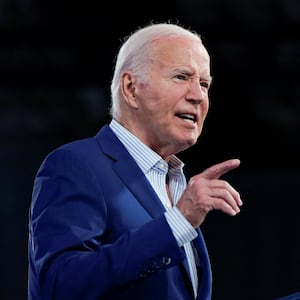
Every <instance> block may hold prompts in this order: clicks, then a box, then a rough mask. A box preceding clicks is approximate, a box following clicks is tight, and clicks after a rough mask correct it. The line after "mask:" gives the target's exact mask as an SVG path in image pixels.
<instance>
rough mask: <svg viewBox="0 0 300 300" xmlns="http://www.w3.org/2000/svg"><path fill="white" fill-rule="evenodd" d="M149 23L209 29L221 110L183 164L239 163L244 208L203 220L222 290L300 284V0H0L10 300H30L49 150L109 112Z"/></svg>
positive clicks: (220, 295)
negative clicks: (35, 215) (124, 46)
mask: <svg viewBox="0 0 300 300" xmlns="http://www.w3.org/2000/svg"><path fill="white" fill-rule="evenodd" d="M150 21H153V22H158V21H172V22H177V23H179V24H181V25H184V26H185V27H189V28H191V29H193V30H196V31H198V32H199V33H200V34H201V35H202V37H203V41H204V44H205V45H206V46H207V48H208V50H209V52H210V54H211V57H212V75H213V77H214V82H213V85H212V88H211V94H210V96H211V109H210V113H209V115H208V118H207V121H206V123H205V127H204V132H203V135H202V136H201V137H200V139H199V142H198V144H197V145H196V146H194V147H193V148H191V149H189V150H188V151H186V152H184V153H181V154H180V156H181V158H182V159H183V160H184V161H185V163H186V174H187V175H188V176H191V175H193V174H196V173H198V172H200V171H202V170H203V169H205V168H207V167H208V166H210V165H211V164H213V163H217V162H220V161H222V160H224V159H228V158H232V157H238V158H240V159H241V162H242V163H241V166H240V168H238V169H236V170H234V171H232V172H231V173H230V174H228V175H226V177H225V178H226V179H228V180H229V181H230V182H231V184H232V185H233V186H234V187H235V188H236V189H238V190H239V191H240V194H241V196H242V198H243V200H244V206H243V208H242V211H241V213H240V214H239V215H238V216H236V217H234V218H232V217H229V216H227V215H224V214H223V213H221V212H218V211H214V212H212V213H211V214H210V215H209V216H208V217H207V219H206V222H205V224H204V225H203V226H202V230H203V232H204V235H205V237H206V241H207V246H208V250H209V252H210V256H211V262H212V268H213V277H214V288H213V289H214V291H213V300H229V299H230V300H273V299H275V298H276V297H279V296H283V295H286V294H290V293H293V292H296V291H299V290H300V222H299V209H300V197H299V189H300V174H299V172H300V158H299V154H300V139H299V138H300V135H299V133H300V103H299V97H300V84H299V83H300V77H299V68H300V34H299V32H300V1H298V0H243V1H239V0H227V1H226V0H225V1H221V0H185V1H182V0H172V1H169V0H165V1H157V0H152V1H149V2H141V1H130V2H125V1H123V2H121V3H116V2H110V3H105V4H104V3H102V2H101V1H91V0H86V1H81V2H76V1H67V0H60V1H58V0H51V1H50V0H45V1H38V0H1V1H0V140H1V147H0V158H1V160H0V162H1V167H0V170H1V172H0V176H1V177H0V185H1V188H0V197H1V202H0V203H1V204H0V205H1V209H0V222H1V223H0V230H1V231H0V234H1V236H2V238H1V241H2V242H1V244H2V246H1V268H0V272H1V273H0V299H2V300H23V299H26V298H27V295H26V288H27V237H28V230H27V229H28V209H29V205H30V200H31V190H32V183H33V179H34V175H35V172H36V171H37V169H38V167H39V165H40V163H41V161H42V159H43V158H44V157H45V155H46V154H48V152H49V151H51V150H53V149H54V148H55V147H57V146H59V145H61V144H62V143H66V142H69V141H71V140H74V139H79V138H83V137H86V136H93V135H95V134H96V133H97V131H98V130H99V128H100V127H101V126H102V125H103V124H104V123H105V122H108V121H109V115H108V105H109V85H110V80H111V78H112V71H113V62H114V58H115V55H116V53H117V51H118V49H119V46H120V44H121V41H122V39H123V38H124V37H125V36H127V35H128V34H129V33H130V32H131V31H133V30H135V29H136V28H137V27H139V26H143V25H146V24H148V23H149V22H150ZM66 300H67V299H66ZM83 300H84V299H83ZM112 300H113V299H112ZM141 300H142V299H141Z"/></svg>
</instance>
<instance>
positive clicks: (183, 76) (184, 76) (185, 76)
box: [175, 74, 188, 80]
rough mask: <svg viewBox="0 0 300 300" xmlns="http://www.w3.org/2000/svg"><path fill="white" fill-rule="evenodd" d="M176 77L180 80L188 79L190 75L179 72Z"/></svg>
mask: <svg viewBox="0 0 300 300" xmlns="http://www.w3.org/2000/svg"><path fill="white" fill-rule="evenodd" d="M175 78H176V79H178V80H187V79H188V76H187V75H184V74H177V75H176V76H175Z"/></svg>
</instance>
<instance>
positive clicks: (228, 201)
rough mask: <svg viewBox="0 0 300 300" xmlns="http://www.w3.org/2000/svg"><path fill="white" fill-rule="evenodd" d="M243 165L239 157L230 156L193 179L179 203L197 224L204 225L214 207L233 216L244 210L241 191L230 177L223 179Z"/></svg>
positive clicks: (181, 209) (191, 220) (194, 225)
mask: <svg viewBox="0 0 300 300" xmlns="http://www.w3.org/2000/svg"><path fill="white" fill-rule="evenodd" d="M239 165H240V160H239V159H229V160H227V161H224V162H222V163H219V164H216V165H213V166H211V167H210V168H208V169H206V170H205V171H203V172H202V173H200V174H197V175H195V176H193V177H192V178H191V179H190V180H189V182H188V184H187V187H186V189H185V190H184V192H183V194H182V196H181V198H180V199H179V201H178V203H177V205H176V206H177V208H178V209H179V210H180V211H181V213H182V214H183V215H184V216H185V217H186V218H187V220H188V221H189V222H190V223H191V224H192V226H193V227H198V226H200V224H202V223H203V221H204V219H205V217H206V215H207V213H208V212H210V211H211V210H213V209H218V210H222V211H223V212H224V213H227V214H228V215H232V216H234V215H236V214H237V213H239V212H240V208H239V207H240V206H241V205H242V204H243V203H242V200H241V198H240V195H239V193H238V192H237V191H236V190H235V189H234V188H233V187H232V186H231V185H230V184H229V183H228V182H227V181H224V180H220V179H219V178H220V176H222V175H223V174H225V173H227V172H229V171H230V170H233V169H235V168H237V167H238V166H239Z"/></svg>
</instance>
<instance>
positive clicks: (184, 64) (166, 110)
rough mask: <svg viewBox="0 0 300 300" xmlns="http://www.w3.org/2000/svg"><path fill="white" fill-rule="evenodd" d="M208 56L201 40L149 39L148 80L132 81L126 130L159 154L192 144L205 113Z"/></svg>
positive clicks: (207, 87) (208, 81)
mask: <svg viewBox="0 0 300 300" xmlns="http://www.w3.org/2000/svg"><path fill="white" fill-rule="evenodd" d="M210 82H211V77H210V61H209V55H208V53H207V51H206V49H205V48H204V46H203V45H202V43H201V42H200V41H195V40H192V39H187V38H182V37H180V38H178V37H177V38H170V39H168V40H166V39H164V40H158V41H156V42H155V43H154V54H153V56H151V63H150V69H149V77H148V79H147V83H146V84H145V83H144V84H141V83H139V82H138V81H137V82H135V84H134V101H135V102H134V103H135V104H134V105H135V109H134V114H133V115H132V118H131V119H132V121H131V122H129V124H128V126H126V127H129V128H128V129H129V130H130V131H132V132H133V133H134V134H135V135H136V136H137V137H139V138H140V139H141V140H142V141H143V142H144V143H145V144H147V145H148V146H149V147H150V148H152V149H153V150H154V151H156V152H157V153H158V154H160V155H161V156H162V157H163V158H165V159H167V157H168V156H169V155H171V154H175V153H178V152H180V151H183V150H184V149H186V148H188V147H190V146H192V145H194V144H195V143H196V142H197V139H198V137H199V136H200V134H201V131H202V128H203V122H204V120H205V117H206V115H207V111H208V106H209V101H208V90H209V86H210Z"/></svg>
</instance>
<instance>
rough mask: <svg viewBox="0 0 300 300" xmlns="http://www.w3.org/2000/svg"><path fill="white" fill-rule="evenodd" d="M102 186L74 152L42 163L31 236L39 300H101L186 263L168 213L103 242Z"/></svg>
mask: <svg viewBox="0 0 300 300" xmlns="http://www.w3.org/2000/svg"><path fill="white" fill-rule="evenodd" d="M102 188H103V187H101V185H99V181H98V179H97V176H96V175H95V173H94V171H93V167H92V166H90V164H87V163H86V162H85V160H84V159H82V158H81V157H79V155H78V154H74V153H72V152H71V151H66V150H58V151H55V152H53V153H52V154H50V155H49V156H48V157H47V158H46V159H45V161H44V162H43V164H42V165H41V167H40V169H39V171H38V173H37V176H36V179H35V183H34V188H33V197H32V207H31V211H30V238H29V239H30V244H29V248H30V263H31V265H32V266H34V270H33V274H34V275H32V276H34V277H35V278H36V281H37V285H38V286H39V289H40V291H41V295H40V297H41V298H40V299H56V300H61V299H64V300H65V299H68V300H75V299H76V300H77V299H78V300H79V299H80V300H82V299H85V300H96V299H99V298H100V297H101V296H105V295H107V294H109V293H110V292H111V291H112V290H114V289H119V288H123V287H125V286H126V285H129V284H131V283H134V282H136V281H139V280H145V278H146V277H147V276H149V274H153V273H155V272H161V271H163V270H165V269H167V268H170V267H172V266H174V265H176V264H178V263H179V262H180V261H182V259H183V253H182V251H181V249H180V248H179V247H178V245H177V242H176V240H175V238H174V236H173V234H172V231H171V229H170V227H169V225H168V223H167V221H166V219H165V217H164V215H163V214H162V216H161V217H159V218H157V219H153V220H151V221H149V222H148V223H145V224H144V225H142V226H141V227H139V228H135V229H131V230H128V231H126V232H124V233H123V234H122V235H120V236H119V237H118V238H117V239H116V240H115V241H113V242H111V243H109V244H108V243H104V242H103V241H104V240H105V239H104V237H105V234H106V229H107V228H106V224H107V218H108V213H109V212H108V211H107V206H106V203H105V199H104V197H103V193H102ZM158 232H159V234H158Z"/></svg>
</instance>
